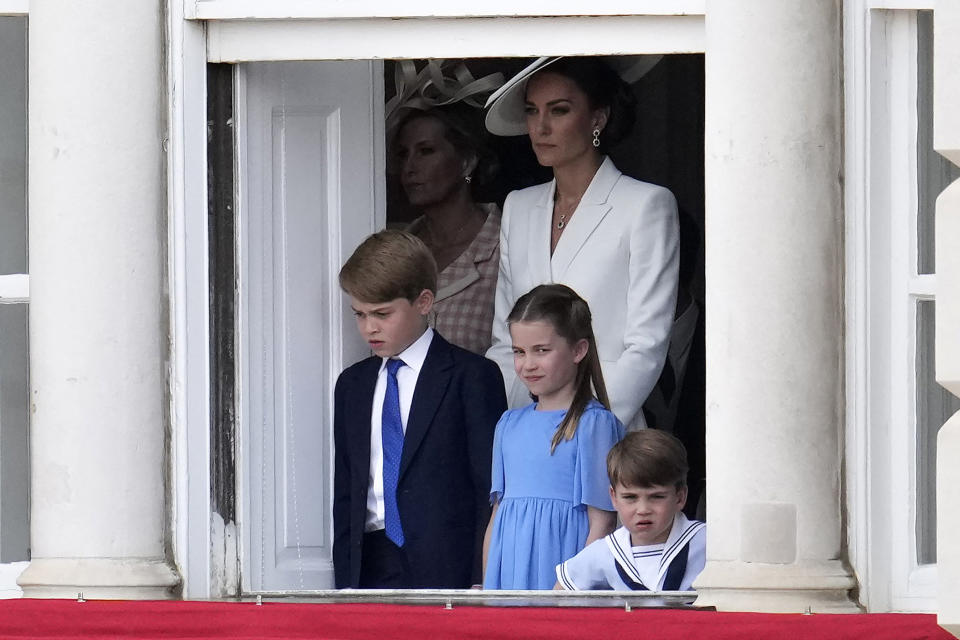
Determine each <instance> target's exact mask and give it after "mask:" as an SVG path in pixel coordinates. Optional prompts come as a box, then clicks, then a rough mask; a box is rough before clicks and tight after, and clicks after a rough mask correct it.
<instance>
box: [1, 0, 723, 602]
mask: <svg viewBox="0 0 960 640" xmlns="http://www.w3.org/2000/svg"><path fill="white" fill-rule="evenodd" d="M2 1H4V0H0V2H2ZM404 4H405V5H406V9H403V10H402V11H405V13H404V16H403V17H407V18H411V19H409V20H391V19H389V17H390V16H394V17H395V15H396V11H397V8H396V3H392V2H390V3H388V2H386V1H384V0H358V1H357V2H354V3H344V2H336V1H333V0H325V1H313V0H310V1H303V0H271V1H259V0H169V4H168V7H169V11H168V12H167V15H168V25H167V26H168V33H169V39H170V47H169V48H168V86H169V87H170V102H169V122H170V139H169V154H168V162H169V165H168V169H169V171H170V176H171V179H170V187H169V194H168V195H169V202H170V214H169V215H170V221H171V224H170V225H169V228H170V238H169V240H170V268H169V274H170V287H171V289H170V290H171V305H170V309H171V311H170V312H171V405H172V407H171V414H172V417H173V431H174V437H173V455H172V465H173V499H174V525H173V531H174V532H175V533H174V545H173V546H174V557H175V560H176V562H177V564H178V566H179V569H180V571H181V574H182V575H183V578H184V595H185V597H191V598H196V597H208V596H211V595H213V596H215V595H218V594H220V593H222V592H223V591H224V590H225V589H224V587H225V585H223V584H218V582H217V579H216V578H211V574H218V575H219V571H211V568H212V566H214V565H219V562H216V563H213V562H211V552H212V551H213V552H215V553H221V552H224V550H225V553H226V554H227V556H229V554H230V553H231V551H230V549H231V545H232V544H233V542H232V541H230V540H229V539H227V537H225V536H226V533H225V532H221V531H218V530H217V529H216V528H215V527H214V528H213V531H211V515H212V514H211V510H210V501H209V493H210V492H209V455H210V447H209V415H210V413H209V408H210V407H209V402H210V400H209V388H210V384H209V372H210V364H209V356H208V353H207V345H208V341H209V323H208V309H207V296H206V286H207V257H206V251H207V229H206V217H207V210H206V207H207V202H206V93H205V92H206V82H205V64H206V63H207V62H208V61H210V62H218V61H223V62H243V61H253V60H280V59H301V60H310V59H354V58H358V57H362V58H378V57H383V58H389V57H394V58H410V57H433V58H443V57H475V56H484V55H493V52H496V54H497V55H504V56H529V55H545V54H553V55H574V54H583V53H593V54H630V53H636V54H642V53H681V52H684V53H702V52H703V50H704V44H705V38H704V15H703V14H704V5H705V1H704V0H655V1H652V2H647V3H643V13H642V14H638V13H637V4H638V3H635V2H632V1H631V0H600V1H599V2H595V3H593V4H592V5H591V8H590V11H591V13H592V14H594V15H593V16H591V17H583V16H578V15H577V16H575V14H577V13H579V12H582V10H583V9H582V4H581V3H578V2H575V0H565V2H561V3H560V5H561V6H560V7H559V8H555V9H554V11H553V16H554V17H548V18H530V17H527V18H524V17H516V16H540V15H543V7H542V3H536V2H534V1H533V0H519V1H513V2H508V1H507V0H497V2H495V3H493V4H488V5H487V6H486V7H485V8H484V10H483V11H484V13H482V14H478V13H476V12H475V11H472V10H471V11H470V12H467V11H466V10H460V9H457V8H455V7H450V6H449V5H451V4H453V3H440V2H437V1H436V0H414V1H413V2H411V3H404ZM575 5H577V6H575ZM564 11H566V13H564ZM385 16H386V17H385ZM468 16H469V17H468ZM441 27H442V28H441ZM558 30H559V32H567V33H569V34H571V35H570V37H566V38H564V37H558ZM423 33H429V37H428V38H425V37H423V36H422V35H418V34H423ZM357 42H362V43H364V46H363V47H362V55H360V50H359V49H357V48H356V45H357ZM372 47H375V48H372ZM224 559H225V560H227V561H228V562H229V561H230V558H229V557H226V558H224ZM215 568H217V569H219V567H218V566H217V567H215ZM226 586H227V587H228V586H229V585H226Z"/></svg>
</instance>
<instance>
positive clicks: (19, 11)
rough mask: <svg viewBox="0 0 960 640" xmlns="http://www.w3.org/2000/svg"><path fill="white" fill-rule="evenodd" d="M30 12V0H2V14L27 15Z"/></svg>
mask: <svg viewBox="0 0 960 640" xmlns="http://www.w3.org/2000/svg"><path fill="white" fill-rule="evenodd" d="M29 14H30V0H0V16H26V15H29Z"/></svg>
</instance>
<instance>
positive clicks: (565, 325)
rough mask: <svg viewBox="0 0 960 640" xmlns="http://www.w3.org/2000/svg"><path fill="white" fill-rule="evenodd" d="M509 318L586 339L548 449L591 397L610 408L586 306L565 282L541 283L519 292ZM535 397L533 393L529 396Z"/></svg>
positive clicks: (573, 339)
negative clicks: (570, 399)
mask: <svg viewBox="0 0 960 640" xmlns="http://www.w3.org/2000/svg"><path fill="white" fill-rule="evenodd" d="M513 322H546V323H547V324H549V325H550V326H552V327H553V330H554V331H556V332H557V335H559V336H560V337H562V338H564V339H565V340H567V342H569V343H570V344H571V345H573V344H576V343H577V342H578V341H580V340H586V341H587V355H585V356H584V357H583V360H581V361H580V362H579V363H578V364H577V377H576V379H575V381H574V387H575V390H574V393H573V402H572V403H570V408H569V409H567V413H566V415H565V416H564V417H563V420H562V421H561V422H560V425H559V426H558V427H557V430H556V432H555V433H554V434H553V439H552V440H551V441H550V453H551V454H552V453H553V452H554V450H555V449H556V448H557V445H558V444H560V443H561V442H563V441H564V440H571V439H573V436H574V435H575V434H576V433H577V425H578V424H579V423H580V417H581V416H582V415H583V412H584V411H585V410H586V408H587V405H588V404H590V401H591V400H592V399H593V398H596V399H597V400H599V401H600V403H601V404H602V405H603V406H604V407H606V408H607V409H609V408H610V399H609V398H608V397H607V387H606V385H605V384H604V382H603V372H602V371H601V370H600V356H599V355H598V354H597V341H596V338H594V336H593V321H592V316H591V314H590V307H589V306H588V305H587V303H586V301H585V300H584V299H583V298H581V297H580V296H579V295H577V292H576V291H574V290H573V289H571V288H570V287H568V286H567V285H565V284H542V285H540V286H538V287H534V288H533V289H531V290H530V291H529V292H527V293H525V294H524V295H522V296H520V299H519V300H517V302H516V304H514V305H513V309H512V310H511V311H510V315H509V316H507V324H511V323H513ZM533 398H534V400H536V396H533Z"/></svg>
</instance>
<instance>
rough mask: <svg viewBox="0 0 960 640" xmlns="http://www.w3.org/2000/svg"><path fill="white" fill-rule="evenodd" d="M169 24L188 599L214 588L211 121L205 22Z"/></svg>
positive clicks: (177, 13)
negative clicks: (209, 222) (209, 270)
mask: <svg viewBox="0 0 960 640" xmlns="http://www.w3.org/2000/svg"><path fill="white" fill-rule="evenodd" d="M167 7H168V23H167V39H168V49H167V51H168V53H167V62H168V64H167V69H168V71H167V83H168V120H169V122H168V127H169V130H168V140H167V145H168V153H167V171H168V175H169V176H170V178H169V181H168V193H167V197H168V216H169V220H168V229H169V231H168V234H169V235H168V242H169V245H170V249H169V251H168V260H169V262H168V266H167V276H168V278H169V280H168V286H169V291H170V365H169V366H170V417H171V422H172V424H171V430H172V434H173V436H172V442H171V452H172V453H171V458H172V459H171V462H170V464H171V478H172V482H171V492H172V496H171V501H172V507H173V508H172V511H173V513H172V518H173V520H174V526H173V527H172V528H171V529H172V531H173V540H172V543H173V551H174V560H175V562H176V564H177V567H178V569H179V571H180V573H181V577H182V579H183V589H184V594H183V595H184V597H188V598H207V597H211V596H214V595H216V594H213V593H211V585H210V573H211V572H210V553H211V541H210V540H211V534H210V528H211V513H210V482H209V478H210V471H209V468H210V465H209V461H210V444H209V441H210V375H209V371H210V370H209V366H210V363H209V352H208V348H209V340H210V336H209V304H208V292H207V281H208V280H207V183H206V176H207V164H206V162H207V161H206V158H207V149H206V141H207V133H206V132H207V126H206V65H205V59H204V58H205V55H204V53H205V48H204V37H203V25H202V24H199V23H191V22H187V21H185V20H184V16H183V13H182V8H183V7H182V4H181V3H180V1H179V0H170V2H168V4H167Z"/></svg>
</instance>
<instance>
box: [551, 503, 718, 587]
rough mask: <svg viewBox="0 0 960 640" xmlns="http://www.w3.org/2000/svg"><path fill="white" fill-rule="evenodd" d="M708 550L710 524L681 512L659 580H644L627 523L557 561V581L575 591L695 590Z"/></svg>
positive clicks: (670, 539) (661, 560)
mask: <svg viewBox="0 0 960 640" xmlns="http://www.w3.org/2000/svg"><path fill="white" fill-rule="evenodd" d="M706 551H707V526H706V524H704V523H703V522H700V521H698V520H688V519H687V517H686V516H684V515H683V514H682V513H678V514H677V515H676V517H675V518H674V520H673V527H671V529H670V535H669V536H668V537H667V541H666V543H664V547H663V555H661V556H660V567H659V571H658V573H657V577H656V583H655V584H645V583H644V580H643V578H642V576H641V572H640V571H639V569H638V567H637V564H636V563H635V561H634V554H633V547H632V546H631V544H630V531H629V530H627V528H626V527H620V528H619V529H617V530H616V531H614V532H613V533H611V534H610V535H608V536H606V537H605V538H603V539H601V540H597V541H595V542H593V543H592V544H590V546H588V547H586V548H585V549H584V550H583V551H581V552H580V553H578V554H577V555H575V556H574V557H572V558H570V559H569V560H567V561H566V562H564V563H561V564H559V565H557V581H558V582H559V583H560V586H562V587H563V588H564V589H567V590H571V591H574V590H588V589H607V590H609V589H612V590H614V591H638V590H639V591H642V590H649V591H693V581H694V580H695V579H696V578H697V576H698V575H700V572H701V571H703V566H704V564H705V563H706V556H707V553H706ZM647 582H652V581H650V580H649V579H648V580H647Z"/></svg>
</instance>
